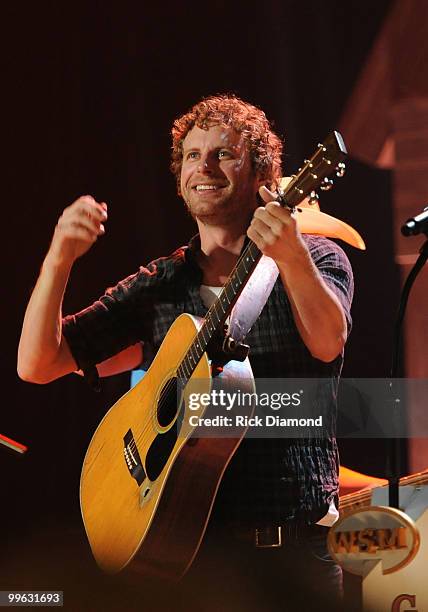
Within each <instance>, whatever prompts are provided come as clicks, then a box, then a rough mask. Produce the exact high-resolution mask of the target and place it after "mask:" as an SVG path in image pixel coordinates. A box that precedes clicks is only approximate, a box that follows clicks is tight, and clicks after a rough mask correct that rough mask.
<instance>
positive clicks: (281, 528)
mask: <svg viewBox="0 0 428 612" xmlns="http://www.w3.org/2000/svg"><path fill="white" fill-rule="evenodd" d="M327 530H328V527H324V526H323V525H316V524H313V525H306V524H302V523H293V522H289V523H285V524H284V525H267V526H265V527H239V528H234V529H233V530H232V531H233V535H234V537H235V538H236V539H238V540H243V541H246V542H248V543H251V544H253V545H254V546H255V547H256V548H279V547H281V546H282V545H283V544H285V543H286V542H287V540H300V539H304V538H306V537H308V536H311V535H325V536H326V535H327Z"/></svg>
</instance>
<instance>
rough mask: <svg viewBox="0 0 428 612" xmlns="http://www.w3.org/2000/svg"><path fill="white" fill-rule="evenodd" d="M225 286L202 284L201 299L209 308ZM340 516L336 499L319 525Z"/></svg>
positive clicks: (329, 523)
mask: <svg viewBox="0 0 428 612" xmlns="http://www.w3.org/2000/svg"><path fill="white" fill-rule="evenodd" d="M222 289H223V287H213V286H211V285H201V289H200V293H201V300H202V302H203V303H204V304H205V306H206V307H207V308H209V307H210V306H211V304H212V303H213V302H214V300H215V299H216V298H218V296H219V295H220V293H221V290H222ZM338 518H339V512H338V510H337V508H336V505H335V503H334V501H332V502H331V503H330V506H329V509H328V512H327V514H326V515H325V516H323V517H322V518H321V519H320V520H319V521H318V522H317V525H322V526H324V527H331V526H332V525H334V523H335V522H336V521H337V519H338Z"/></svg>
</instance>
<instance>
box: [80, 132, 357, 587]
mask: <svg viewBox="0 0 428 612" xmlns="http://www.w3.org/2000/svg"><path fill="white" fill-rule="evenodd" d="M345 155H346V149H345V145H344V143H343V140H342V137H341V136H340V134H339V133H338V132H332V133H331V134H330V135H329V136H328V137H327V138H326V140H325V141H324V142H323V143H322V144H320V145H318V147H317V149H316V151H315V152H314V154H313V155H312V156H311V158H310V159H309V160H305V163H304V165H303V166H302V168H300V169H299V170H298V172H297V173H296V174H295V175H293V176H292V177H291V180H290V181H289V182H288V184H287V185H286V186H285V188H284V189H283V190H280V191H279V200H280V203H281V204H282V205H285V206H288V207H289V208H291V209H294V208H295V207H296V206H297V205H298V204H299V203H301V202H302V201H303V200H304V199H305V198H306V197H307V196H308V195H309V194H310V193H311V192H312V191H313V190H314V189H316V188H318V187H321V188H323V187H326V188H329V186H330V185H331V179H329V178H328V177H329V176H330V175H331V174H332V173H333V172H335V171H337V173H338V174H339V175H340V174H342V173H343V164H342V159H343V158H344V157H345ZM320 214H321V213H320ZM260 258H261V252H260V251H259V249H258V248H257V247H256V245H255V244H254V243H253V242H252V241H249V243H248V245H247V246H246V248H245V249H244V251H243V253H242V254H241V256H240V258H239V260H238V262H237V264H236V266H235V268H234V269H233V271H232V272H231V274H230V276H229V278H228V280H227V282H226V284H225V285H224V287H223V289H222V291H221V293H220V295H219V297H218V298H217V299H216V300H215V302H214V303H213V304H212V306H211V307H210V308H209V310H208V312H207V314H206V316H205V317H204V318H203V319H200V318H198V317H195V316H193V315H191V314H182V315H180V316H179V317H178V318H177V320H176V321H175V322H174V323H173V325H172V326H171V328H170V329H169V331H168V333H167V335H166V336H165V338H164V340H163V343H162V345H161V347H160V349H159V351H158V353H157V355H156V358H155V359H154V361H153V363H152V365H151V367H150V369H149V370H148V371H147V373H146V375H145V376H144V378H143V379H142V380H141V381H140V382H139V383H138V384H137V385H136V386H135V387H133V388H132V389H131V390H130V391H129V392H128V393H126V394H125V395H124V396H123V397H122V398H121V399H120V400H119V401H118V402H116V404H115V405H114V406H113V407H112V408H111V409H110V410H109V411H108V412H107V413H106V415H105V416H104V418H103V419H102V421H101V423H100V424H99V426H98V428H97V429H96V431H95V433H94V435H93V438H92V440H91V443H90V445H89V448H88V450H87V453H86V456H85V459H84V463H83V468H82V475H81V483H80V502H81V510H82V516H83V521H84V525H85V529H86V532H87V536H88V539H89V542H90V545H91V548H92V551H93V554H94V556H95V559H96V561H97V563H98V565H99V566H100V567H101V568H102V569H103V570H105V571H107V572H110V573H116V572H119V571H121V570H123V569H124V568H126V567H129V568H132V569H134V570H137V571H139V572H141V573H142V574H144V575H151V576H153V575H156V576H162V577H166V578H169V579H178V578H180V577H181V576H182V575H183V574H184V573H185V572H186V571H187V569H188V568H189V567H190V565H191V563H192V561H193V559H194V557H195V555H196V553H197V551H198V548H199V546H200V543H201V540H202V537H203V535H204V532H205V529H206V526H207V523H208V520H209V517H210V513H211V508H212V506H213V503H214V499H215V496H216V492H217V489H218V486H219V483H220V480H221V478H222V475H223V473H224V471H225V469H226V467H227V464H228V462H229V461H230V459H231V457H232V456H233V454H234V452H235V450H236V449H237V447H238V445H239V443H240V441H241V439H242V437H243V436H244V434H245V428H242V431H240V432H239V434H238V435H237V436H236V437H233V438H231V437H221V438H220V437H219V438H215V439H213V438H209V437H200V436H198V431H197V428H195V429H193V430H192V428H189V427H187V428H186V431H185V432H184V433H183V431H181V429H180V424H182V423H189V406H188V402H187V401H186V389H187V388H188V387H189V385H190V384H191V383H193V382H194V381H197V382H198V384H200V385H201V387H202V388H199V390H200V392H206V393H209V391H210V388H211V380H212V363H211V359H210V356H209V354H207V348H208V351H209V347H210V342H211V341H212V339H213V338H214V337H215V335H216V334H219V333H221V332H222V331H223V329H224V324H225V321H226V319H227V317H228V316H229V315H230V313H231V311H232V308H233V306H234V304H235V303H236V301H237V299H238V297H239V295H240V293H241V291H242V290H243V288H244V286H245V284H246V282H247V281H248V279H249V277H250V275H251V273H252V272H253V270H254V268H255V267H256V265H257V263H258V261H259V259H260ZM221 375H222V376H223V377H224V378H226V379H227V380H233V379H235V377H236V378H237V379H238V380H239V384H240V385H241V390H244V391H245V390H248V391H253V390H254V387H253V384H254V383H253V378H252V373H251V368H250V366H249V361H248V359H246V360H245V361H243V362H239V361H234V360H232V361H230V362H229V363H228V364H227V365H226V366H225V367H224V369H223V373H222V374H221Z"/></svg>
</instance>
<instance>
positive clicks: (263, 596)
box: [177, 525, 343, 612]
mask: <svg viewBox="0 0 428 612" xmlns="http://www.w3.org/2000/svg"><path fill="white" fill-rule="evenodd" d="M327 533H328V529H327V528H325V527H320V526H317V525H315V526H313V527H312V528H311V529H310V532H309V533H305V534H304V535H300V536H299V535H298V536H297V537H287V536H285V541H284V542H283V544H282V546H281V547H279V548H256V547H255V546H254V543H252V542H250V541H241V540H239V539H237V538H235V537H234V536H233V532H231V531H230V530H229V531H228V530H225V529H221V530H219V529H216V528H214V529H210V530H209V531H208V533H207V534H206V537H205V539H204V542H203V544H202V546H201V549H200V551H199V554H198V556H197V557H196V559H195V561H194V563H193V565H192V567H191V569H190V570H189V572H188V574H187V575H186V576H185V577H184V578H183V579H182V581H181V582H180V583H179V585H178V587H177V589H178V590H177V600H178V601H179V600H181V599H182V597H184V600H186V601H187V603H188V609H190V610H192V612H196V611H199V610H200V611H201V612H202V611H203V612H211V611H213V612H214V610H215V611H216V612H217V611H219V610H221V611H222V612H223V611H224V612H228V611H229V610H230V611H232V610H233V612H240V611H242V612H244V611H245V612H256V611H257V612H259V611H260V612H276V611H279V610H281V611H288V610H290V611H297V610H298V611H299V612H304V611H308V612H309V611H312V610H314V611H315V610H317V611H320V612H322V611H323V610H328V611H339V610H342V609H343V607H342V604H341V601H342V571H341V568H340V567H339V566H338V565H336V564H335V563H334V562H333V561H332V559H331V558H330V556H329V554H328V551H327V547H326V537H327Z"/></svg>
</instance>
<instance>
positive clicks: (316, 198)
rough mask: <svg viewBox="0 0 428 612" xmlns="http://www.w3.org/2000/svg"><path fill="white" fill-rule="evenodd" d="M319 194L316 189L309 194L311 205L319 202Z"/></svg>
mask: <svg viewBox="0 0 428 612" xmlns="http://www.w3.org/2000/svg"><path fill="white" fill-rule="evenodd" d="M319 199H320V197H319V195H318V194H317V192H316V191H311V193H310V194H309V198H308V202H309V204H310V205H311V206H313V205H314V204H318V202H319Z"/></svg>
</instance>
